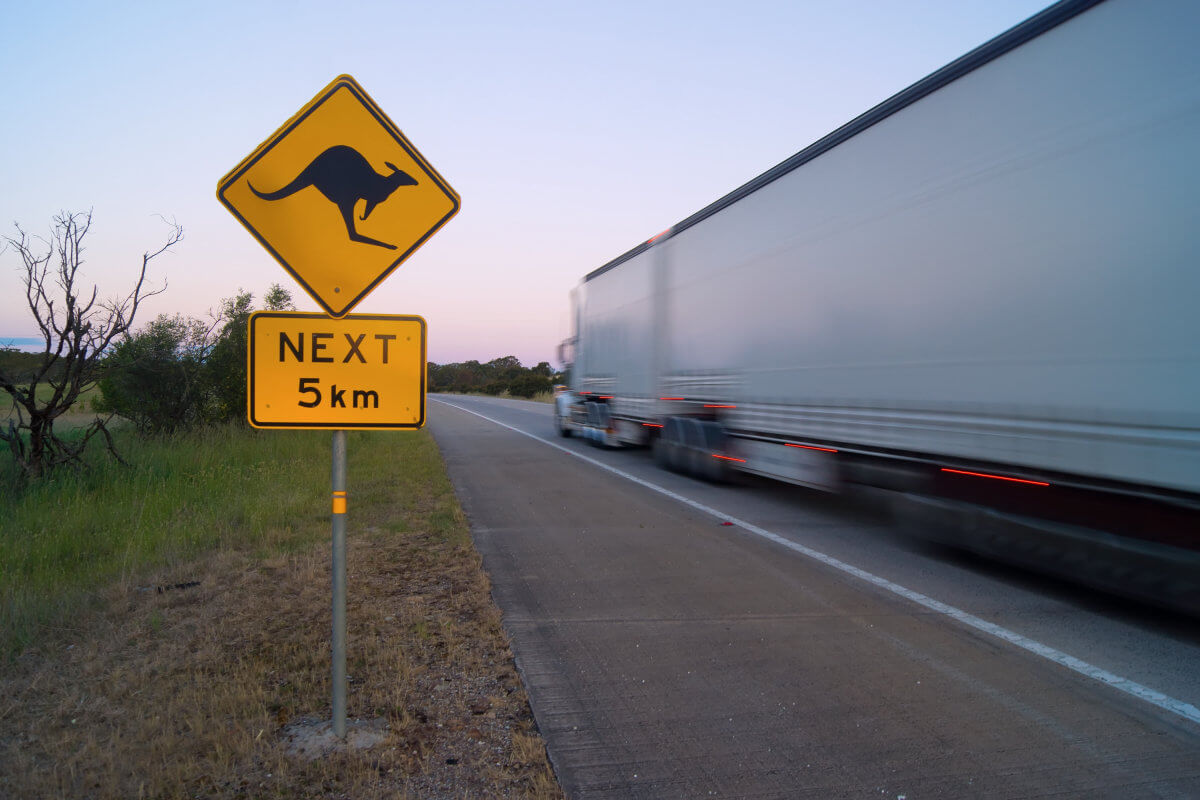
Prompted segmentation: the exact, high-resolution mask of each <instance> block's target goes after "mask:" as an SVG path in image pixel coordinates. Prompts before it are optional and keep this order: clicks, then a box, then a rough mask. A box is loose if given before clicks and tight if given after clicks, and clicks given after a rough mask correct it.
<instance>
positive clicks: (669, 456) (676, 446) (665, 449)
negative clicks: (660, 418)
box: [656, 417, 681, 472]
mask: <svg viewBox="0 0 1200 800" xmlns="http://www.w3.org/2000/svg"><path fill="white" fill-rule="evenodd" d="M680 427H681V420H680V418H679V417H667V421H666V422H665V423H664V424H663V432H662V436H660V437H659V439H658V448H657V451H656V457H657V458H658V463H659V464H660V465H661V466H662V467H663V468H664V469H669V470H671V471H672V472H678V471H679V469H680V467H681V464H680V458H679V451H680V439H681V435H680Z"/></svg>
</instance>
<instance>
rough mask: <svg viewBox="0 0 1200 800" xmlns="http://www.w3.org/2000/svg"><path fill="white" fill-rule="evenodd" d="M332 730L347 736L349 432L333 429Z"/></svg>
mask: <svg viewBox="0 0 1200 800" xmlns="http://www.w3.org/2000/svg"><path fill="white" fill-rule="evenodd" d="M332 571H333V733H334V735H335V736H337V737H338V738H339V739H345V738H346V432H345V431H334V432H333V570H332Z"/></svg>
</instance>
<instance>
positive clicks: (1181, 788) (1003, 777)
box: [429, 396, 1200, 800]
mask: <svg viewBox="0 0 1200 800" xmlns="http://www.w3.org/2000/svg"><path fill="white" fill-rule="evenodd" d="M430 400H431V402H430V403H429V424H430V428H431V430H432V432H433V434H434V436H435V438H436V439H437V442H438V444H439V446H440V447H441V449H442V452H443V455H444V456H445V459H446V463H447V468H448V470H449V473H450V477H451V480H452V481H453V483H454V485H455V489H456V491H457V492H458V494H459V498H460V500H461V501H462V504H463V507H464V510H465V511H466V513H467V516H468V518H469V519H470V522H471V528H472V531H473V535H474V537H475V542H476V545H477V547H478V549H479V550H480V552H481V553H482V555H483V558H484V564H485V567H486V568H487V570H488V573H489V575H490V576H491V579H492V582H493V593H494V595H495V597H496V600H497V603H498V604H499V605H500V608H501V610H502V611H503V613H504V619H505V626H506V629H507V630H508V632H509V635H510V636H511V637H512V642H513V650H514V653H515V655H516V658H517V661H518V666H519V668H520V669H521V672H522V675H523V677H524V679H525V685H526V687H527V689H528V690H529V694H530V701H531V704H532V706H533V710H534V714H535V716H536V718H537V721H538V725H539V727H540V728H541V730H542V733H543V735H544V736H545V738H546V742H547V748H548V750H549V753H550V757H551V760H552V761H553V763H554V765H555V769H556V771H557V773H558V775H559V778H560V781H561V783H562V785H563V787H564V789H565V790H566V791H567V794H568V796H570V797H572V798H594V797H595V798H598V797H645V798H659V797H686V798H693V797H704V796H716V797H756V798H757V797H764V798H766V797H771V798H802V797H813V798H817V797H820V798H825V797H882V798H900V797H905V798H908V799H909V800H915V798H927V797H942V798H959V797H1122V798H1131V797H1179V798H1183V797H1197V796H1200V710H1198V708H1197V707H1200V669H1197V664H1200V633H1198V631H1197V627H1198V626H1196V625H1195V624H1194V622H1191V621H1188V620H1185V619H1183V618H1181V617H1176V616H1172V615H1170V614H1167V613H1165V612H1159V611H1156V610H1152V609H1147V608H1143V607H1133V606H1131V605H1130V604H1129V603H1126V602H1123V601H1119V600H1114V599H1112V598H1108V597H1105V596H1103V595H1099V594H1096V593H1093V592H1089V591H1087V590H1083V589H1080V588H1076V587H1073V586H1070V585H1065V584H1062V583H1059V582H1055V581H1051V580H1048V579H1043V578H1039V577H1036V576H1031V575H1028V574H1026V573H1023V572H1020V571H1015V570H1011V569H1007V568H1004V567H1000V566H996V565H992V564H989V563H987V562H984V561H981V560H978V559H974V558H971V557H967V556H965V555H961V554H958V553H955V552H953V551H948V550H944V549H939V548H936V547H932V546H929V545H926V544H922V543H919V542H915V541H912V540H910V539H907V538H905V537H903V536H902V535H900V534H898V533H896V532H894V531H893V529H892V526H891V524H890V522H889V521H888V520H887V518H886V517H884V516H883V515H881V514H879V513H878V512H876V511H873V510H871V509H863V508H857V507H854V506H853V505H852V504H850V503H849V502H848V501H845V500H841V499H838V498H833V497H829V496H826V495H822V494H819V493H815V492H809V491H807V490H802V489H797V488H795V487H788V486H782V485H777V484H772V483H770V482H766V481H757V480H750V481H745V482H743V483H742V484H740V485H734V486H713V485H709V484H706V483H702V482H699V481H696V480H693V479H690V478H686V477H683V476H679V475H675V474H671V473H667V472H663V471H661V470H659V469H658V468H656V467H655V465H654V464H653V461H652V459H651V458H650V457H649V455H648V454H647V453H645V452H638V451H607V450H600V449H597V448H594V447H591V446H589V445H587V444H586V443H584V442H581V441H578V440H574V439H566V440H564V439H559V438H558V437H556V436H555V435H554V433H553V431H552V423H551V419H552V409H551V407H550V406H549V405H545V404H537V403H529V402H523V401H515V400H500V399H491V398H472V397H461V396H442V397H438V396H431V398H430ZM606 467H607V469H606Z"/></svg>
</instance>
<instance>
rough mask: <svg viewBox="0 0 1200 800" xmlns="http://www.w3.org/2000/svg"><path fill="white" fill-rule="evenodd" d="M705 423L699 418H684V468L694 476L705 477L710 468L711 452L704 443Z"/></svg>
mask: <svg viewBox="0 0 1200 800" xmlns="http://www.w3.org/2000/svg"><path fill="white" fill-rule="evenodd" d="M704 439H705V437H704V423H703V422H701V421H700V420H698V419H684V420H683V443H684V445H683V459H682V460H683V469H684V471H685V472H686V473H687V474H688V475H691V476H692V477H695V478H703V477H705V475H706V470H707V469H708V461H709V453H708V452H707V450H706V449H705V445H704Z"/></svg>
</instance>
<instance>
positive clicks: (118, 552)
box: [0, 426, 329, 653]
mask: <svg viewBox="0 0 1200 800" xmlns="http://www.w3.org/2000/svg"><path fill="white" fill-rule="evenodd" d="M271 433H272V434H276V435H263V434H260V433H257V432H254V431H247V430H245V429H244V428H241V427H240V426H238V427H234V426H230V427H226V428H215V429H210V430H206V431H203V432H201V433H197V434H192V435H191V436H190V437H184V438H182V439H180V440H169V439H151V440H139V439H137V438H134V437H133V436H132V435H131V434H129V433H127V434H126V435H124V436H122V437H121V441H120V445H119V449H120V451H121V452H122V453H123V455H124V457H125V458H126V460H128V461H130V462H131V463H132V464H134V465H135V466H133V467H132V468H127V467H123V466H121V465H120V464H117V463H115V462H114V461H112V460H111V459H109V458H108V457H107V456H106V454H104V453H103V452H102V448H100V447H93V448H92V449H91V452H90V453H89V459H90V461H91V463H90V464H89V469H87V470H86V471H84V472H82V473H79V474H76V473H74V472H69V471H64V472H61V473H60V474H58V475H56V476H54V477H53V478H51V479H49V480H45V481H41V482H37V483H34V484H32V485H30V486H28V487H22V486H21V484H20V481H19V480H17V479H16V477H15V476H14V475H12V474H8V475H5V480H4V481H3V484H4V487H5V491H6V494H7V497H5V506H6V509H7V513H5V514H4V515H3V518H0V587H3V588H2V592H3V594H2V595H0V601H2V606H0V630H2V631H3V637H4V638H3V639H0V653H12V652H14V651H16V650H19V649H21V648H22V647H24V646H25V645H27V644H28V643H29V642H30V641H31V638H32V636H33V635H34V632H35V631H36V630H37V629H38V628H39V627H41V626H43V625H46V624H50V623H52V622H53V621H54V620H55V619H57V618H60V617H61V616H63V615H64V614H70V613H71V612H72V611H73V610H74V609H75V608H77V607H78V606H79V604H80V603H81V602H83V601H84V600H85V599H86V597H87V595H88V593H89V592H90V591H91V590H92V589H94V588H95V587H97V586H101V585H105V584H108V583H112V582H114V581H115V582H119V583H121V584H125V585H127V584H129V583H131V582H132V581H134V580H135V578H136V577H137V576H138V575H140V574H142V573H143V572H144V571H145V570H146V569H147V568H148V567H156V566H169V565H172V564H177V563H179V562H181V561H183V560H186V559H189V558H192V557H195V556H196V555H197V554H199V553H201V552H203V551H205V550H209V549H213V548H216V547H220V546H229V545H233V544H236V545H237V546H239V547H247V546H253V547H257V548H259V549H260V551H261V552H266V551H271V552H280V551H282V550H284V549H287V548H289V547H292V548H294V547H296V546H299V545H301V544H303V543H305V542H311V541H313V540H314V537H315V536H317V535H318V531H317V530H316V529H315V528H313V526H311V525H305V524H302V523H303V522H304V521H309V522H311V521H314V520H315V519H316V518H317V516H318V514H319V513H320V512H321V511H323V509H322V507H321V504H320V501H321V500H322V499H323V498H324V495H325V494H326V493H327V490H326V491H323V489H326V485H327V483H328V477H327V474H328V470H329V467H328V464H327V463H326V462H328V460H329V456H328V453H327V451H328V449H329V445H328V442H327V441H326V440H327V438H328V437H327V436H321V435H319V434H315V433H313V432H307V431H289V432H271ZM322 466H323V467H324V469H323V470H322V469H321V467H322ZM6 467H8V468H9V469H11V465H10V464H6ZM310 528H312V529H310ZM306 534H307V535H306Z"/></svg>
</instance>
